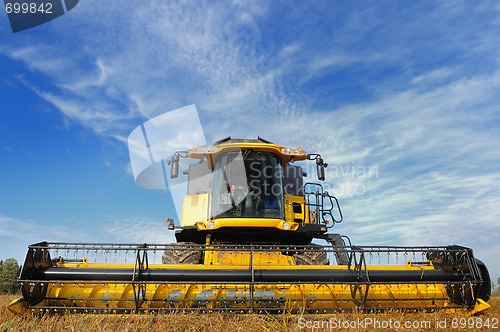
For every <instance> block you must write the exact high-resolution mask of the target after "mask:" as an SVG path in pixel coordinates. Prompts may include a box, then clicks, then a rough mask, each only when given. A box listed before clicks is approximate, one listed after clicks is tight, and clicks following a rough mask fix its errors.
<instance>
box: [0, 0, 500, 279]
mask: <svg viewBox="0 0 500 332" xmlns="http://www.w3.org/2000/svg"><path fill="white" fill-rule="evenodd" d="M498 45H500V5H499V4H498V2H497V1H481V2H480V3H479V4H478V3H477V2H472V1H440V2H431V1H418V2H403V1H314V2H298V1H254V2H251V3H250V4H249V3H247V2H240V1H228V2H224V1H210V2H209V1H205V2H198V3H196V4H195V3H192V2H178V1H141V2H133V1H125V0H123V1H119V0H117V1H100V2H99V3H96V2H92V1H87V0H82V1H80V3H79V4H78V6H76V7H75V8H74V9H73V10H72V11H71V12H69V13H68V14H66V15H64V16H62V17H60V18H58V19H56V20H54V21H51V22H49V23H47V24H44V25H41V26H38V27H35V28H33V29H30V30H26V31H23V32H19V33H16V34H13V33H12V32H11V29H10V26H9V25H8V21H7V16H6V15H5V14H0V114H1V118H0V176H1V181H0V193H1V200H0V258H7V257H14V258H16V259H18V260H19V261H21V260H22V259H23V256H24V253H25V250H26V246H27V245H28V244H30V243H35V242H38V241H43V240H48V241H75V242H82V241H97V242H128V243H136V242H137V243H144V242H158V243H162V242H168V241H171V240H172V234H171V233H169V232H168V231H167V230H166V224H165V222H164V218H165V217H171V216H172V215H173V214H174V213H175V211H174V209H173V207H172V203H171V200H170V197H169V195H168V194H167V193H166V192H164V191H151V190H144V189H141V188H139V187H138V186H136V185H135V183H134V179H133V176H132V173H131V170H130V165H129V156H128V150H127V144H126V142H127V137H128V135H129V134H130V132H131V131H132V130H133V129H134V128H136V127H137V126H139V125H140V124H142V123H143V122H145V121H147V120H148V119H150V118H152V117H154V116H157V115H160V114H162V113H164V112H167V111H170V110H173V109H177V108H180V107H183V106H186V105H191V104H196V106H197V109H198V112H199V116H200V119H201V124H202V127H203V130H204V133H205V136H206V138H207V141H209V142H212V141H215V140H216V139H219V138H222V137H225V136H228V135H232V136H233V137H256V136H258V135H259V136H262V137H265V138H267V139H269V140H271V141H274V142H276V143H280V144H283V145H289V146H292V147H296V146H302V147H303V148H304V149H305V150H306V151H308V152H319V153H321V154H322V155H323V156H324V157H325V159H326V161H327V162H328V163H329V164H330V166H329V168H328V169H327V171H328V172H327V175H329V176H330V177H329V179H328V184H329V186H330V188H331V192H333V193H334V194H336V195H337V196H338V197H339V200H340V203H341V205H342V208H343V212H344V216H345V221H344V222H343V223H342V224H339V225H336V226H335V228H336V230H335V231H336V232H339V233H342V234H346V235H349V236H350V237H351V240H352V241H353V243H355V244H360V245H361V244H379V245H387V244H393V245H447V244H461V245H464V246H469V247H472V248H473V249H474V252H475V254H476V256H478V257H479V258H481V259H482V260H484V261H485V262H486V264H487V265H488V267H489V268H490V270H491V272H492V276H493V277H494V278H495V279H496V277H498V276H500V265H499V258H498V252H500V243H499V241H498V239H499V235H500V225H499V221H500V189H499V186H498V184H499V183H500V169H499V165H500V149H499V146H500V110H499V105H500V80H499V79H500V48H499V47H498ZM367 170H371V172H367Z"/></svg>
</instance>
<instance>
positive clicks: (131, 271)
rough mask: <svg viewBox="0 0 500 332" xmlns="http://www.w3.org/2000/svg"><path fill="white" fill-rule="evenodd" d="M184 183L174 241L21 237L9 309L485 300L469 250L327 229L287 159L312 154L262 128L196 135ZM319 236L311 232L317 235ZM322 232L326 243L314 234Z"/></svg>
mask: <svg viewBox="0 0 500 332" xmlns="http://www.w3.org/2000/svg"><path fill="white" fill-rule="evenodd" d="M182 158H187V159H190V160H192V161H195V163H193V164H191V165H190V166H189V168H188V169H186V170H185V171H183V174H184V175H187V177H188V188H187V189H188V191H187V195H186V196H185V198H184V201H183V209H182V217H181V219H180V226H175V225H174V223H173V221H172V220H167V221H168V222H169V228H170V229H177V231H176V233H175V236H176V239H177V243H175V244H166V245H159V244H154V245H152V244H142V245H132V244H98V243H94V244H92V243H47V242H42V243H38V244H35V245H31V246H29V249H28V253H27V256H26V260H25V262H24V264H23V267H22V271H21V274H20V278H19V283H20V285H21V288H22V293H23V297H22V298H21V299H19V300H16V301H14V302H13V303H12V304H11V305H10V307H9V309H10V310H11V311H13V312H15V313H19V314H26V313H32V312H34V313H46V312H48V313H64V312H81V313H139V312H147V313H156V312H160V311H169V310H201V311H221V310H225V311H234V312H266V313H280V312H291V313H306V314H307V313H332V312H336V311H340V310H362V311H379V310H390V309H400V310H429V311H431V310H439V309H443V308H463V309H466V310H468V311H469V312H470V313H476V312H479V311H482V310H484V309H487V308H488V307H489V305H488V304H487V303H486V302H487V301H488V299H489V296H490V291H491V289H490V287H491V286H490V285H491V283H490V277H489V274H488V270H487V268H486V266H485V265H484V264H483V263H482V262H481V261H479V260H478V259H476V258H474V256H473V253H472V250H471V249H468V248H465V247H460V246H456V245H454V246H446V247H381V246H371V247H360V246H353V245H351V244H350V241H349V239H348V238H347V237H345V236H341V235H339V234H333V233H330V232H329V230H330V229H331V228H332V226H333V225H334V224H335V223H338V222H340V221H342V213H341V211H340V207H339V204H338V202H337V199H336V198H335V197H333V196H332V195H330V194H329V193H328V192H327V191H325V190H323V186H322V185H320V184H318V183H310V182H307V183H304V177H305V176H306V174H304V172H303V169H302V168H301V167H300V166H295V165H294V164H293V162H295V161H307V160H310V161H312V162H314V163H315V164H316V171H317V175H318V179H319V180H324V178H325V167H326V166H327V165H326V164H325V163H324V162H323V159H322V158H321V156H320V155H318V154H307V153H306V152H305V151H303V150H302V149H301V148H297V149H295V148H286V147H283V146H280V145H276V144H273V143H271V142H268V141H266V140H264V139H262V138H258V139H256V140H250V139H248V140H236V139H231V138H230V137H228V138H226V139H223V140H220V141H218V142H216V143H215V144H214V145H212V146H199V147H198V146H195V147H194V148H192V149H191V150H189V151H180V152H177V153H175V154H174V156H172V158H171V159H170V160H169V162H168V163H169V164H170V177H171V178H176V177H178V175H179V174H178V173H179V168H180V167H179V164H180V163H179V162H180V160H181V159H182ZM313 240H315V242H313ZM321 241H322V242H323V243H324V245H320V244H317V243H316V242H321Z"/></svg>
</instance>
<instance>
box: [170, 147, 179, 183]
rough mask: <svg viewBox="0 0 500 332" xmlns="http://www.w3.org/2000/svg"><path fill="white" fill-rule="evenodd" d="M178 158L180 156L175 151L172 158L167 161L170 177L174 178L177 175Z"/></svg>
mask: <svg viewBox="0 0 500 332" xmlns="http://www.w3.org/2000/svg"><path fill="white" fill-rule="evenodd" d="M179 160H180V157H179V155H178V154H177V153H176V154H174V155H173V156H172V160H170V161H169V162H168V163H169V164H170V178H171V179H175V178H176V177H178V176H179Z"/></svg>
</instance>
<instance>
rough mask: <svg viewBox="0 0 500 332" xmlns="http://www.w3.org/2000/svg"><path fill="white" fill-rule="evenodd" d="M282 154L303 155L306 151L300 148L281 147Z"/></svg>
mask: <svg viewBox="0 0 500 332" xmlns="http://www.w3.org/2000/svg"><path fill="white" fill-rule="evenodd" d="M281 152H282V153H283V154H288V155H293V156H305V155H307V153H306V152H305V151H304V150H302V148H296V149H295V148H281Z"/></svg>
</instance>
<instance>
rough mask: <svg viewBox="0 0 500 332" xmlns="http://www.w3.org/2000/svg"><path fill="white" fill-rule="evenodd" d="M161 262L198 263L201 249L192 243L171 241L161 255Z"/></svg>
mask: <svg viewBox="0 0 500 332" xmlns="http://www.w3.org/2000/svg"><path fill="white" fill-rule="evenodd" d="M161 261H162V263H163V264H199V263H200V262H201V249H199V246H198V245H196V244H194V243H173V244H171V245H169V248H167V249H165V251H164V252H163V255H162V256H161Z"/></svg>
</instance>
